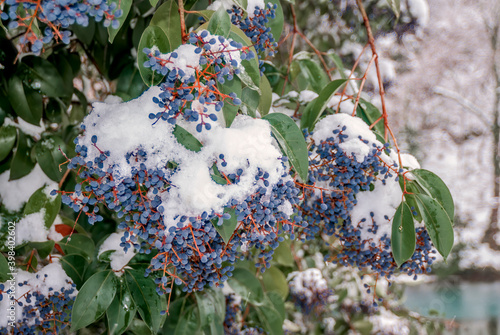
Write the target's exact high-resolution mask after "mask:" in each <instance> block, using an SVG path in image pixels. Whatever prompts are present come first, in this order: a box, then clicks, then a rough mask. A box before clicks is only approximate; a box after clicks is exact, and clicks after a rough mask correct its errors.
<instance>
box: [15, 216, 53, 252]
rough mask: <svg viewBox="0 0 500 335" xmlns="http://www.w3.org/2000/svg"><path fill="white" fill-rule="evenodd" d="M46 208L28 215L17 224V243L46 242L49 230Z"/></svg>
mask: <svg viewBox="0 0 500 335" xmlns="http://www.w3.org/2000/svg"><path fill="white" fill-rule="evenodd" d="M44 216H45V209H42V210H41V211H40V212H38V213H33V214H29V215H26V216H25V217H23V218H22V219H21V220H19V222H18V223H17V224H16V245H20V244H22V243H23V242H45V241H47V235H48V234H49V230H48V229H47V228H46V227H45V220H44Z"/></svg>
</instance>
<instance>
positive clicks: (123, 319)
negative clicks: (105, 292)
mask: <svg viewBox="0 0 500 335" xmlns="http://www.w3.org/2000/svg"><path fill="white" fill-rule="evenodd" d="M122 281H123V279H121V281H120V285H119V286H120V288H119V289H118V290H117V292H116V295H115V298H114V299H113V301H112V302H111V305H109V308H108V310H107V311H106V317H107V319H108V330H109V334H110V335H115V334H116V335H119V334H123V333H124V332H125V330H126V329H127V328H128V327H129V326H130V324H131V323H132V320H133V319H134V316H135V313H136V312H137V306H136V304H135V302H134V300H133V299H132V293H131V292H130V291H129V290H128V286H127V285H126V284H125V283H123V282H122Z"/></svg>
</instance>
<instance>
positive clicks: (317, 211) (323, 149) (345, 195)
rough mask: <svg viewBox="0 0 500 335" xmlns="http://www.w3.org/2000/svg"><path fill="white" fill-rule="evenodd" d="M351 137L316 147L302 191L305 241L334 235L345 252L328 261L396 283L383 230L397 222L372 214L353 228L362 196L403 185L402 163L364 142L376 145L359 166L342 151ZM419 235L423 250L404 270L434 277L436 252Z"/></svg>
mask: <svg viewBox="0 0 500 335" xmlns="http://www.w3.org/2000/svg"><path fill="white" fill-rule="evenodd" d="M345 131H346V126H345V125H344V126H343V127H342V128H339V129H334V130H333V131H332V134H333V136H332V137H329V138H327V139H325V140H323V141H321V142H320V143H313V144H312V146H311V152H310V161H309V162H310V166H309V168H310V175H309V182H308V183H307V184H305V185H301V186H302V188H303V192H304V197H305V201H304V202H303V204H302V205H301V212H299V214H301V215H302V216H303V217H304V219H305V220H307V221H309V222H310V224H309V226H308V227H307V228H305V229H304V230H303V231H302V235H301V238H302V239H304V240H306V239H313V238H314V237H315V236H317V234H319V233H325V234H327V235H329V236H332V235H334V236H335V237H337V238H338V240H339V242H340V245H341V248H340V250H337V251H336V254H335V255H333V257H332V258H330V257H328V258H327V259H329V260H331V261H333V262H334V263H337V262H338V263H339V264H342V265H345V266H353V267H357V268H359V269H363V270H365V269H366V270H369V271H372V272H374V273H377V274H380V275H382V276H384V277H386V278H390V277H391V275H392V274H393V273H394V271H396V269H397V268H398V267H397V265H396V263H395V261H394V258H393V256H392V252H391V236H390V232H388V233H384V232H382V231H379V230H380V227H381V226H380V225H385V226H384V228H386V227H390V225H391V223H390V220H391V218H389V217H388V216H387V215H385V216H384V219H385V220H386V222H376V220H375V214H374V213H373V212H369V213H366V217H365V218H362V219H361V220H360V221H359V222H353V220H352V216H351V213H352V211H353V209H354V208H355V206H356V204H357V203H358V199H357V197H356V195H357V194H358V193H359V192H367V191H370V190H371V189H372V188H373V187H374V185H375V183H376V182H377V181H379V183H380V184H379V185H380V187H382V186H383V185H386V183H397V181H398V177H397V175H398V173H399V172H400V170H398V166H397V164H396V163H392V164H388V163H386V162H385V161H384V159H382V158H381V155H382V154H384V153H385V154H389V152H388V149H387V144H386V145H385V146H377V145H376V144H375V143H371V142H369V141H367V140H364V139H362V138H361V137H359V141H361V142H363V143H364V144H366V145H371V151H370V152H369V153H368V154H367V155H365V156H364V159H363V160H358V159H357V157H356V154H347V153H346V151H345V150H343V148H342V143H344V142H345V141H346V140H348V138H349V136H348V135H346V134H344V132H345ZM351 140H352V139H351ZM384 231H387V229H385V230H384ZM416 232H417V235H418V241H419V242H418V245H417V249H416V251H415V253H414V255H413V257H412V259H411V260H409V261H407V262H406V263H404V264H403V265H402V266H401V268H400V271H402V272H405V273H408V275H414V276H415V278H416V275H417V274H421V273H425V272H428V271H430V268H429V267H428V266H429V265H431V264H432V261H433V259H434V257H433V256H432V255H433V254H434V253H435V252H436V251H435V250H434V249H433V247H432V244H431V242H430V239H429V236H428V234H427V232H426V230H425V229H423V228H417V230H416Z"/></svg>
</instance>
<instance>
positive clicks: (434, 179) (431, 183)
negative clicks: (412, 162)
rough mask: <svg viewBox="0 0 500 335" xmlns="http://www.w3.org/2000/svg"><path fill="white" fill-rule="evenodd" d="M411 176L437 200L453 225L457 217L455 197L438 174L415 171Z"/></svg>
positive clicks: (427, 171)
mask: <svg viewBox="0 0 500 335" xmlns="http://www.w3.org/2000/svg"><path fill="white" fill-rule="evenodd" d="M411 174H412V175H413V176H415V178H416V182H417V183H418V184H419V185H420V186H421V187H424V188H426V189H427V190H428V192H429V194H427V195H429V196H430V197H432V198H434V199H436V200H437V201H438V202H439V203H440V204H441V206H443V208H444V209H445V211H446V213H447V214H448V217H449V218H450V220H451V222H452V223H453V219H454V217H455V205H454V203H453V197H452V196H451V193H450V190H449V189H448V187H447V186H446V184H445V183H444V182H443V180H442V179H441V178H439V177H438V176H437V175H436V174H434V173H433V172H431V171H429V170H424V169H415V170H412V171H411Z"/></svg>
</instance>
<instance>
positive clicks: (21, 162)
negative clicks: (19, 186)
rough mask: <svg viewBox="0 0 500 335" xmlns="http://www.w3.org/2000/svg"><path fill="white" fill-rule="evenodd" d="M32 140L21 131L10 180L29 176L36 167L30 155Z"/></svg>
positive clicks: (11, 166) (11, 167)
mask: <svg viewBox="0 0 500 335" xmlns="http://www.w3.org/2000/svg"><path fill="white" fill-rule="evenodd" d="M30 144H31V138H29V137H27V136H26V135H24V133H23V132H22V131H20V130H19V133H18V136H17V148H16V153H15V154H14V158H13V159H12V163H10V176H9V180H16V179H19V178H22V177H24V176H26V175H27V174H29V173H30V172H31V170H33V168H34V167H35V163H34V162H33V161H32V160H31V155H30V151H31V150H30Z"/></svg>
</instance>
